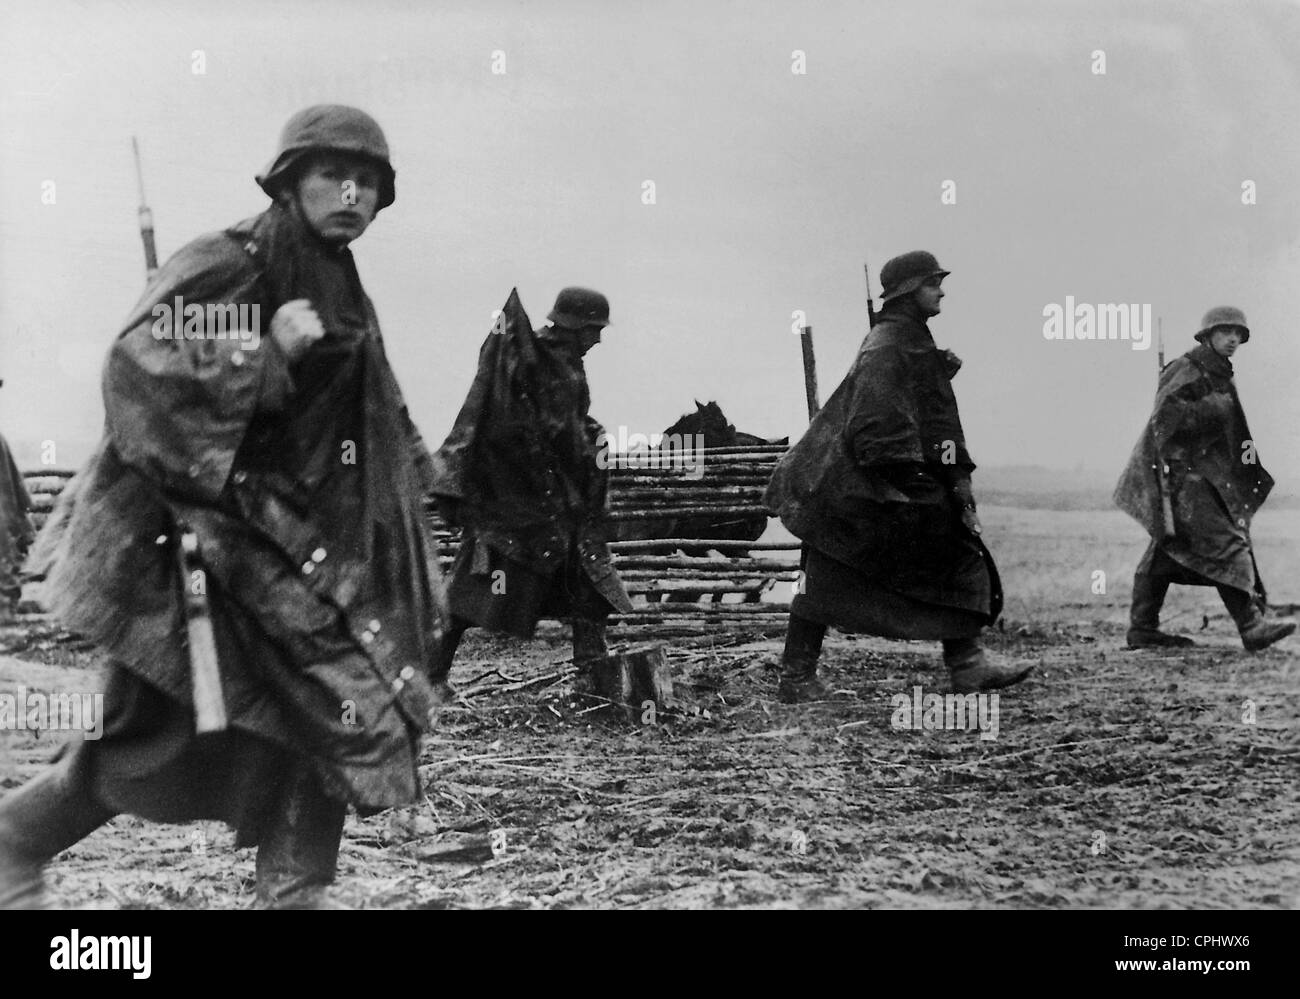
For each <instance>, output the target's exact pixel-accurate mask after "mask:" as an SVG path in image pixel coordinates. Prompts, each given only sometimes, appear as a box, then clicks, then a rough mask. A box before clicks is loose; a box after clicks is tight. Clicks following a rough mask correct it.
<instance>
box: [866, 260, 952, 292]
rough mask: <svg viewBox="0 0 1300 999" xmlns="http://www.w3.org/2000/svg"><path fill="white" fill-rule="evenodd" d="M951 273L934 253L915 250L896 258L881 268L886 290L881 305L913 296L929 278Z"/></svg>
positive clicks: (945, 275) (882, 280)
mask: <svg viewBox="0 0 1300 999" xmlns="http://www.w3.org/2000/svg"><path fill="white" fill-rule="evenodd" d="M951 273H952V272H951V271H945V270H944V269H943V268H942V267H940V266H939V261H938V260H936V259H935V257H934V254H933V253H927V252H926V251H925V250H913V251H911V252H910V253H904V254H903V255H902V256H898V257H894V259H893V260H890V261H887V262H886V263H885V266H884V267H882V268H880V284H881V286H882V287H883V288H884V294H883V295H882V296H881V298H880V301H881V304H884V303H885V302H888V301H890V300H891V299H895V298H898V297H899V296H900V295H908V294H911V293H912V292H914V291H916V289H917V288H919V287H921V285H923V284H924V283H925V282H926V279H927V278H932V277H947V276H948V275H949V274H951Z"/></svg>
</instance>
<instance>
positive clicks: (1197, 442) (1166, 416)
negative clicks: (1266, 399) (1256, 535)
mask: <svg viewBox="0 0 1300 999" xmlns="http://www.w3.org/2000/svg"><path fill="white" fill-rule="evenodd" d="M1196 340H1197V341H1199V342H1198V345H1197V346H1195V347H1193V348H1192V349H1191V350H1189V351H1188V352H1187V353H1186V354H1184V355H1183V356H1182V357H1180V358H1178V359H1177V360H1175V361H1172V362H1170V364H1169V365H1168V366H1167V367H1166V368H1165V369H1164V371H1162V372H1161V373H1160V387H1159V388H1158V389H1157V391H1156V403H1155V408H1154V409H1153V410H1152V412H1151V418H1150V419H1149V420H1148V421H1147V425H1146V429H1145V430H1144V431H1143V432H1142V437H1141V438H1140V439H1139V440H1138V443H1137V447H1135V448H1134V449H1133V455H1132V457H1131V458H1129V463H1128V466H1127V467H1126V468H1125V469H1124V474H1123V475H1122V476H1121V477H1120V480H1119V484H1118V485H1117V486H1116V487H1115V502H1116V504H1118V506H1119V508H1120V509H1121V510H1123V511H1124V512H1125V513H1127V514H1129V515H1130V516H1132V517H1133V518H1134V519H1135V520H1137V522H1138V523H1140V524H1141V525H1142V526H1143V527H1144V528H1146V530H1147V533H1148V534H1150V535H1151V543H1150V544H1149V545H1148V546H1147V550H1146V553H1145V554H1144V555H1143V556H1142V561H1140V562H1139V563H1138V567H1137V572H1136V573H1135V574H1134V576H1133V606H1132V609H1131V611H1130V618H1129V620H1130V624H1129V630H1128V645H1129V647H1130V648H1134V649H1141V648H1153V647H1161V646H1173V647H1184V646H1189V645H1192V644H1193V642H1192V640H1191V639H1190V638H1186V637H1184V636H1182V635H1169V634H1166V633H1165V632H1163V631H1161V630H1160V608H1161V607H1162V606H1163V605H1164V601H1165V594H1166V593H1167V592H1168V590H1169V586H1170V584H1172V583H1180V584H1182V585H1184V586H1213V587H1216V588H1217V589H1218V591H1219V596H1220V597H1221V598H1222V600H1223V604H1224V606H1225V607H1227V608H1228V613H1229V614H1231V615H1232V619H1233V621H1234V622H1236V625H1237V630H1238V632H1239V633H1240V635H1241V641H1242V644H1243V645H1244V646H1245V647H1246V648H1247V649H1249V650H1250V651H1252V652H1255V651H1258V650H1259V649H1263V648H1266V647H1267V646H1269V645H1272V644H1273V643H1274V642H1276V641H1278V640H1279V639H1282V638H1285V637H1286V636H1287V635H1289V634H1291V633H1292V632H1293V631H1295V628H1296V625H1295V622H1294V621H1290V620H1285V619H1276V618H1274V619H1267V618H1265V616H1264V615H1265V612H1266V611H1267V609H1268V602H1267V598H1266V596H1265V592H1264V583H1263V581H1262V580H1261V579H1260V577H1259V570H1258V568H1257V567H1256V565H1255V554H1254V551H1253V550H1252V548H1251V542H1250V521H1251V518H1252V517H1253V516H1254V515H1255V511H1257V510H1258V509H1259V508H1260V507H1261V506H1262V505H1263V503H1264V500H1265V499H1267V498H1268V494H1269V490H1271V489H1272V488H1273V478H1272V476H1270V475H1269V474H1268V472H1266V471H1265V470H1264V466H1263V465H1261V464H1260V463H1259V458H1258V455H1257V453H1256V450H1255V443H1254V440H1253V439H1252V438H1251V436H1250V430H1249V429H1248V428H1247V427H1246V414H1245V413H1244V412H1242V409H1241V401H1240V400H1239V399H1238V398H1237V387H1236V385H1235V384H1234V383H1233V380H1232V360H1231V358H1232V357H1233V355H1234V354H1236V352H1237V348H1238V347H1240V346H1241V345H1242V344H1244V343H1246V342H1248V341H1249V340H1250V328H1249V327H1248V326H1247V325H1246V317H1245V315H1244V314H1243V313H1242V312H1241V310H1240V309H1234V308H1231V307H1230V306H1218V307H1216V308H1213V309H1210V311H1209V312H1207V313H1206V314H1205V318H1204V319H1202V320H1201V329H1200V332H1198V333H1197V334H1196Z"/></svg>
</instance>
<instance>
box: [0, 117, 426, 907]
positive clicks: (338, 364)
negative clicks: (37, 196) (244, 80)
mask: <svg viewBox="0 0 1300 999" xmlns="http://www.w3.org/2000/svg"><path fill="white" fill-rule="evenodd" d="M258 182H259V184H260V185H261V187H262V188H263V190H264V191H265V192H266V193H267V194H268V195H270V197H271V198H272V204H271V206H270V207H269V208H268V209H267V210H266V211H264V212H263V213H262V214H261V215H258V216H256V217H255V218H251V219H248V220H246V221H244V222H241V223H239V224H237V225H235V226H233V227H231V228H230V229H227V230H225V231H224V232H218V233H213V234H210V235H206V236H202V237H200V238H199V239H197V240H195V241H194V242H192V243H190V244H188V245H187V246H185V247H183V248H182V249H181V250H180V251H179V252H177V253H176V255H175V256H174V257H172V258H171V259H170V260H169V261H168V262H167V263H166V264H165V265H164V266H163V268H162V269H161V270H160V271H159V273H158V274H157V276H156V277H155V279H154V280H153V281H152V282H151V283H150V285H149V287H148V288H147V290H146V291H145V294H144V297H143V298H142V299H141V300H140V303H139V304H138V305H137V307H136V309H135V311H134V312H133V313H132V315H131V317H130V318H129V319H128V321H127V323H126V326H125V329H124V331H123V332H122V333H121V334H120V335H119V336H118V338H117V340H116V341H115V343H114V344H113V347H112V349H111V350H110V352H109V356H108V361H107V363H106V365H105V369H104V376H103V395H104V406H105V410H106V423H105V433H104V437H103V439H102V440H101V442H100V444H99V446H98V447H97V449H96V451H95V453H94V455H93V457H92V458H91V460H90V461H89V463H88V464H87V466H86V467H85V468H83V469H82V470H81V471H80V472H79V473H78V475H77V476H76V477H75V478H74V480H73V481H72V482H71V483H70V484H69V486H68V487H67V489H66V490H65V494H64V495H63V496H61V497H60V501H59V504H58V506H57V508H56V510H55V512H54V514H53V515H52V516H51V519H50V523H49V524H48V525H47V526H46V527H45V528H44V529H43V531H42V533H41V535H40V536H39V538H38V541H37V545H36V548H35V549H34V550H33V552H32V561H33V562H36V563H40V564H41V565H43V567H44V569H45V572H46V575H47V585H48V589H49V594H48V595H49V599H50V601H51V605H52V610H54V611H55V613H56V614H58V615H59V616H60V617H61V618H62V619H63V621H64V622H65V623H66V624H67V626H68V627H70V628H72V629H75V630H76V631H79V632H82V633H84V634H87V635H89V636H91V637H93V638H94V639H95V640H96V641H97V642H98V643H100V645H101V646H102V647H103V648H104V649H105V650H106V652H107V653H108V656H109V657H110V663H111V667H110V671H109V675H108V678H107V686H106V690H105V692H104V715H105V720H104V726H103V735H102V738H101V739H100V740H99V741H77V742H71V743H69V744H67V745H66V746H65V747H64V749H63V751H62V754H61V756H60V758H59V759H58V760H57V762H56V764H55V765H54V766H53V767H51V768H50V769H48V770H47V771H46V772H44V773H43V774H41V775H40V776H38V777H36V778H35V779H34V780H32V781H30V782H29V783H28V784H26V785H25V786H24V787H22V788H20V789H19V790H17V791H14V792H12V793H10V794H9V795H8V796H7V797H5V798H4V799H3V801H0V905H8V906H15V907H17V906H35V905H37V904H39V902H40V901H41V898H40V896H41V866H42V865H43V863H44V862H45V861H47V860H48V859H49V858H51V857H53V856H54V855H55V854H57V853H58V852H59V851H61V850H63V849H65V848H66V847H68V846H71V845H72V844H74V843H76V842H77V841H78V840H80V839H82V838H83V837H84V836H86V835H87V834H89V833H90V832H91V831H92V830H94V829H95V828H97V827H98V826H100V825H101V824H103V823H104V822H106V821H108V820H109V819H110V818H111V817H112V816H113V815H115V814H117V813H119V812H131V813H133V814H135V815H139V816H142V817H144V818H146V819H150V820H153V821H159V822H182V821H189V820H194V819H207V820H218V819H219V820H224V821H225V822H227V823H229V824H230V825H231V826H233V827H234V829H235V830H236V840H235V845H236V846H237V847H238V846H251V845H256V846H257V861H256V901H257V904H258V905H260V906H265V907H271V908H281V907H283V908H307V907H326V908H328V907H335V906H334V904H333V903H332V900H331V899H330V898H329V895H328V893H327V892H326V891H325V886H326V885H328V884H329V883H330V882H331V881H332V880H333V878H334V873H335V865H336V861H337V858H338V850H339V840H340V836H341V834H342V830H343V821H344V816H345V813H346V810H347V806H348V804H352V805H354V806H355V807H356V808H357V810H358V811H359V812H362V813H363V814H369V813H372V812H375V811H379V810H381V809H383V808H386V807H389V806H393V805H399V804H404V803H407V802H410V801H413V800H417V798H418V792H419V779H418V776H417V773H416V762H417V753H418V749H419V739H418V736H419V734H420V732H421V731H422V730H423V729H424V728H425V727H426V726H427V725H428V722H429V718H430V714H431V711H432V710H433V709H434V707H435V705H434V701H433V696H432V691H431V689H430V687H429V684H428V681H427V679H426V677H425V675H424V669H423V664H424V663H426V662H427V661H428V657H429V656H430V655H432V652H433V648H434V647H435V645H436V642H437V640H438V639H439V638H440V637H441V629H440V625H441V622H442V614H443V611H442V603H441V601H442V595H441V581H440V578H439V575H438V569H437V554H436V548H435V545H434V540H433V537H432V534H431V533H430V531H429V529H428V524H427V519H426V516H425V511H424V505H423V497H424V496H425V495H426V493H427V486H428V484H429V479H428V473H429V471H430V467H429V456H428V452H427V451H426V450H425V448H424V445H423V443H422V442H421V440H420V437H419V435H418V433H417V432H416V431H415V428H414V426H413V425H412V424H411V422H410V420H409V418H408V417H407V411H406V407H405V406H404V404H403V401H402V395H401V392H400V391H399V389H398V386H397V382H396V380H395V378H394V376H393V372H392V370H391V368H390V367H389V363H388V360H387V358H386V356H385V353H384V348H383V343H382V340H381V339H380V334H379V326H378V323H377V320H376V317H375V312H374V309H373V307H372V306H371V303H370V300H369V298H368V297H367V296H366V294H365V292H364V291H363V290H362V287H361V283H360V280H359V279H358V277H357V271H356V266H355V264H354V263H353V259H352V255H351V252H350V250H349V249H348V244H349V243H351V242H352V241H353V240H355V239H356V238H357V237H359V236H360V235H361V234H362V233H363V232H364V231H365V230H366V229H367V227H368V226H369V225H370V223H371V221H372V220H373V219H374V217H375V214H376V213H377V212H379V211H381V210H382V209H384V208H386V207H387V206H388V205H390V204H392V203H393V198H394V172H393V168H392V166H391V165H390V163H389V155H388V145H387V142H386V141H385V139H384V135H383V133H382V131H381V130H380V128H379V126H378V124H376V123H375V121H374V119H372V118H371V117H370V116H369V115H367V114H365V113H363V112H361V111H358V110H356V109H354V108H348V107H341V106H337V105H322V106H317V107H312V108H309V109H307V110H305V111H302V112H299V113H298V114H296V115H294V116H293V117H292V118H291V119H290V120H289V122H288V124H287V125H286V126H285V129H284V131H283V133H282V136H281V139H280V149H279V152H278V154H277V155H276V157H275V159H274V160H273V161H272V163H271V165H270V166H269V168H268V169H267V170H266V172H265V173H264V174H263V175H261V176H260V177H259V178H258ZM182 302H183V303H184V305H183V307H182V305H181V303H182ZM241 305H244V306H248V307H249V310H248V311H247V312H246V313H245V315H247V316H250V317H253V325H254V326H256V325H257V324H258V322H259V320H258V319H257V317H259V316H265V317H271V322H270V331H269V334H268V335H260V334H261V332H264V331H256V332H258V333H259V337H260V339H257V340H254V339H252V338H249V337H248V336H247V335H246V334H248V333H249V332H250V330H249V329H247V328H241V329H239V330H237V331H234V332H231V331H229V330H225V329H224V328H223V327H222V325H221V324H222V323H223V322H224V320H216V321H215V323H216V327H217V328H216V329H214V316H215V315H216V314H217V313H221V314H224V315H227V316H229V315H238V314H239V311H238V308H237V307H238V306H241ZM252 306H256V307H257V310H256V311H253V310H252V308H251V307H252ZM172 307H175V308H176V309H178V310H180V311H179V312H178V313H176V314H172V315H169V314H168V310H169V309H171V308H172ZM191 307H194V311H193V312H191ZM209 307H211V310H209ZM227 307H234V309H235V311H234V312H233V313H232V312H229V311H225V310H226V309H227ZM182 324H184V327H183V328H182ZM254 344H255V346H256V349H249V348H250V346H251V345H254ZM178 535H182V536H184V537H185V538H186V539H187V540H193V539H197V551H189V552H188V555H187V556H186V557H187V558H190V559H197V561H192V562H191V564H193V565H196V566H198V567H197V568H195V569H193V571H191V572H189V573H187V574H186V576H185V577H184V578H183V579H182V578H178V573H177V565H178V562H177V554H176V543H177V536H178ZM195 597H198V598H199V604H200V606H202V604H203V601H204V599H206V607H205V608H203V614H204V615H206V617H207V619H208V621H209V622H210V631H208V632H207V635H208V637H209V638H211V639H212V644H213V645H214V646H215V652H216V658H217V660H218V661H219V664H220V684H221V687H222V689H223V691H224V708H225V711H226V713H227V716H228V724H227V726H226V727H225V728H224V730H214V731H205V732H204V734H202V735H199V734H196V719H198V720H201V719H202V717H203V710H202V707H203V706H202V705H199V704H196V701H200V700H202V698H201V696H200V697H196V695H195V693H194V691H193V690H192V687H194V686H196V684H195V683H194V681H192V678H191V669H192V668H195V672H196V673H197V672H198V670H197V668H196V667H194V663H196V662H198V656H199V654H200V653H202V651H203V650H202V649H201V648H198V647H197V646H198V645H201V644H202V643H196V640H195V639H194V636H196V635H202V634H203V632H202V629H201V628H196V627H195V625H196V620H198V619H195V618H192V617H191V611H192V610H193V600H194V598H195ZM187 624H188V625H190V626H191V627H189V628H187ZM187 633H188V635H189V636H190V641H189V642H188V643H187V640H186V637H187ZM192 660H193V662H192ZM199 723H200V724H201V721H199ZM218 729H219V726H218Z"/></svg>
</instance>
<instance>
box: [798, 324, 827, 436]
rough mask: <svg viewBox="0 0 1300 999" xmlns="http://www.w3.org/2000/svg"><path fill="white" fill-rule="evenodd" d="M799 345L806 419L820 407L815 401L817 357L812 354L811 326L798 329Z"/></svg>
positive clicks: (811, 416)
mask: <svg viewBox="0 0 1300 999" xmlns="http://www.w3.org/2000/svg"><path fill="white" fill-rule="evenodd" d="M799 345H800V346H801V347H802V348H803V388H804V393H805V394H806V395H807V396H808V419H809V421H811V420H812V418H813V417H814V416H816V415H817V410H819V409H821V408H822V407H821V403H820V402H818V401H817V359H816V357H814V356H813V340H812V327H811V326H805V327H803V329H801V330H800V331H799Z"/></svg>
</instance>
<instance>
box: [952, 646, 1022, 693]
mask: <svg viewBox="0 0 1300 999" xmlns="http://www.w3.org/2000/svg"><path fill="white" fill-rule="evenodd" d="M943 661H944V663H945V664H946V665H947V667H948V671H949V674H950V675H951V677H952V689H953V693H956V694H978V693H980V692H981V691H985V690H1000V689H1001V688H1003V687H1010V686H1011V685H1012V684H1015V683H1019V682H1020V681H1021V680H1023V679H1024V678H1025V677H1027V676H1028V675H1029V674H1030V673H1031V672H1032V671H1033V668H1034V665H1035V664H1034V663H1032V662H1027V661H1025V660H1019V661H1012V660H1007V659H1003V658H1002V657H1001V656H994V655H992V654H990V653H989V652H987V651H985V650H984V648H983V647H981V646H980V643H979V641H978V639H974V638H945V639H944V640H943Z"/></svg>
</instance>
